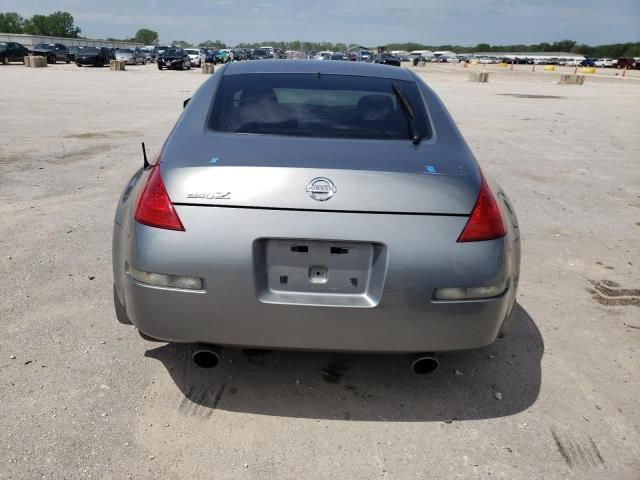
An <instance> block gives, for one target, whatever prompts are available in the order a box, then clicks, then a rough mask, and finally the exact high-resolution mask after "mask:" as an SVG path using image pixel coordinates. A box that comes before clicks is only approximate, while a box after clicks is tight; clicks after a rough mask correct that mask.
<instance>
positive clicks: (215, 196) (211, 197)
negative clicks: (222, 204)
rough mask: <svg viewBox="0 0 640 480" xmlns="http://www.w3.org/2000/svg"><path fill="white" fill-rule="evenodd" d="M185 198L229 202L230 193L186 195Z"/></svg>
mask: <svg viewBox="0 0 640 480" xmlns="http://www.w3.org/2000/svg"><path fill="white" fill-rule="evenodd" d="M187 198H204V199H207V200H231V192H212V193H187Z"/></svg>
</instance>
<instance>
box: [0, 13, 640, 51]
mask: <svg viewBox="0 0 640 480" xmlns="http://www.w3.org/2000/svg"><path fill="white" fill-rule="evenodd" d="M81 31H82V30H81V29H80V28H79V27H78V26H76V25H75V23H74V19H73V15H71V14H70V13H69V12H54V13H52V14H50V15H33V17H31V18H29V19H26V18H23V17H21V16H20V15H19V14H18V13H16V12H6V13H0V32H2V33H27V34H31V35H43V36H51V37H67V38H79V37H80V33H81ZM106 40H109V41H123V42H135V43H142V44H144V45H155V44H157V43H158V32H155V31H153V30H150V29H148V28H141V29H139V30H138V31H137V32H136V34H135V35H134V36H133V37H131V38H107V39H106ZM171 45H175V46H180V47H183V48H188V47H193V46H197V47H200V48H226V47H227V45H226V44H225V43H224V42H223V41H221V40H206V41H204V42H200V43H199V44H197V45H193V44H191V43H189V42H187V41H184V40H174V41H173V42H172V43H171ZM261 45H269V46H272V47H274V48H279V49H281V50H296V51H304V52H310V51H321V50H330V51H334V52H344V51H346V50H348V49H349V48H354V47H358V45H357V44H354V43H350V44H347V43H341V42H338V43H331V42H305V41H301V40H294V41H290V42H284V41H265V42H248V43H247V42H244V43H240V44H238V45H236V47H238V48H258V47H260V46H261ZM370 47H371V48H379V47H383V48H384V49H385V50H404V51H407V52H410V51H412V50H432V51H436V50H450V51H453V52H456V53H479V52H570V53H576V54H581V55H585V56H587V57H592V58H620V57H640V42H636V43H631V42H629V43H614V44H607V45H596V46H591V45H586V44H579V43H578V42H575V41H573V40H561V41H558V42H553V43H547V42H543V43H536V44H530V45H520V44H514V45H490V44H488V43H478V44H477V45H475V46H468V45H467V46H465V45H424V44H421V43H414V42H405V43H389V44H386V45H370Z"/></svg>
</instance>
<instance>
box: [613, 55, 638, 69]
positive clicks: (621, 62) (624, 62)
mask: <svg viewBox="0 0 640 480" xmlns="http://www.w3.org/2000/svg"><path fill="white" fill-rule="evenodd" d="M637 67H640V65H639V64H638V62H636V61H635V60H634V59H633V58H625V57H623V58H619V59H618V61H617V62H616V68H617V69H619V70H620V69H622V68H626V69H627V70H631V69H634V68H637Z"/></svg>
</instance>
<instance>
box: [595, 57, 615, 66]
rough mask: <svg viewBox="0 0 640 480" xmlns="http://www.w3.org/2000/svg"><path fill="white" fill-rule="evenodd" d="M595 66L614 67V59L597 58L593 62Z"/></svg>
mask: <svg viewBox="0 0 640 480" xmlns="http://www.w3.org/2000/svg"><path fill="white" fill-rule="evenodd" d="M594 65H595V66H596V67H604V68H612V67H615V61H614V60H613V59H611V58H599V59H598V60H596V61H595V62H594Z"/></svg>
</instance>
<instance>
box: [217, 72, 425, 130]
mask: <svg viewBox="0 0 640 480" xmlns="http://www.w3.org/2000/svg"><path fill="white" fill-rule="evenodd" d="M394 83H395V84H396V85H397V86H399V87H400V88H401V89H402V91H403V92H404V94H405V96H406V98H407V100H408V101H409V103H410V104H411V108H412V110H413V112H414V116H415V127H416V131H417V133H418V134H420V136H421V137H422V138H423V139H424V138H428V137H429V136H430V131H429V128H428V122H427V117H426V112H425V109H424V105H423V102H422V97H421V96H420V93H419V91H418V88H417V85H416V84H415V83H414V82H408V81H403V80H393V79H388V78H376V77H359V76H347V75H320V74H245V75H227V76H224V77H223V78H222V80H221V83H220V86H219V87H218V91H217V93H216V96H215V100H214V104H213V110H212V112H211V116H210V118H209V128H210V129H212V130H215V131H219V132H231V133H253V134H269V135H294V136H302V137H324V138H367V139H397V140H401V139H402V140H407V139H409V138H411V136H410V123H409V120H408V118H407V117H406V116H405V114H404V113H403V109H402V107H401V105H400V104H399V103H398V102H399V99H398V98H397V97H396V95H395V93H394V90H393V87H392V85H393V84H394Z"/></svg>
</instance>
